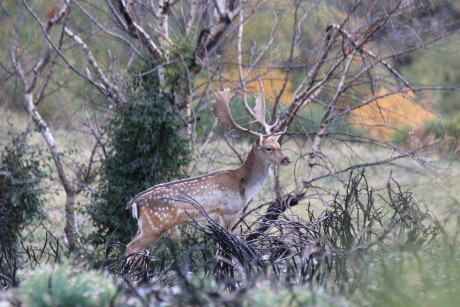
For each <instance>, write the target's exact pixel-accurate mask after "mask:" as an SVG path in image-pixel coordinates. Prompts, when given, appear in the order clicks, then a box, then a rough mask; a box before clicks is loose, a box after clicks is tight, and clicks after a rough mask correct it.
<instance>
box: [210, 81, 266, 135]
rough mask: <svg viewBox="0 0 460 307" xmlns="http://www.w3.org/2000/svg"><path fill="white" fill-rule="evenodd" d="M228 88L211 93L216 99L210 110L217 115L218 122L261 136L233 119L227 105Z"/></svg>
mask: <svg viewBox="0 0 460 307" xmlns="http://www.w3.org/2000/svg"><path fill="white" fill-rule="evenodd" d="M229 92H230V89H228V88H226V89H224V90H223V91H219V90H218V91H217V93H213V94H214V96H215V97H216V101H214V104H213V108H212V112H213V113H214V115H215V116H216V117H217V119H218V120H219V122H220V123H221V124H222V125H224V126H227V127H229V128H232V129H236V130H239V131H242V132H246V133H249V134H252V135H255V136H257V137H259V138H262V137H263V135H262V134H261V133H258V132H255V131H252V130H249V129H246V128H243V127H241V126H240V125H238V124H237V123H236V122H235V120H234V119H233V116H232V113H231V111H230V107H229V105H228V103H229V100H228V94H229Z"/></svg>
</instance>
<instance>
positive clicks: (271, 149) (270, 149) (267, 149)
mask: <svg viewBox="0 0 460 307" xmlns="http://www.w3.org/2000/svg"><path fill="white" fill-rule="evenodd" d="M265 150H266V151H268V152H271V151H273V148H270V147H267V148H265Z"/></svg>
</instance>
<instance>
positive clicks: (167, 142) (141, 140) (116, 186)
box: [88, 76, 190, 244]
mask: <svg viewBox="0 0 460 307" xmlns="http://www.w3.org/2000/svg"><path fill="white" fill-rule="evenodd" d="M156 84H157V80H156V79H155V78H153V77H151V76H147V77H143V78H139V79H137V80H136V81H135V84H134V87H135V88H136V91H133V92H137V94H136V95H135V96H133V97H132V99H131V101H130V102H128V103H125V104H123V105H122V106H120V107H119V108H118V109H117V110H116V111H115V114H114V116H113V118H112V119H111V121H110V124H109V126H108V128H107V130H108V135H109V139H110V148H109V150H108V152H107V158H106V159H105V161H103V169H102V172H101V180H100V184H99V191H98V195H97V197H96V202H95V203H94V204H93V206H91V207H90V208H89V209H88V211H89V213H90V214H91V216H92V219H93V222H94V225H95V226H96V231H95V232H93V233H92V234H91V236H90V239H91V240H92V242H93V243H96V244H101V243H103V242H106V241H110V240H115V241H121V242H123V243H126V242H128V241H129V239H130V238H132V237H133V236H134V235H135V233H136V231H137V224H136V221H135V220H134V218H132V216H131V212H130V211H127V210H125V205H126V203H127V202H128V201H129V200H130V199H131V198H132V197H134V196H135V195H136V194H138V193H139V192H141V191H143V190H145V189H147V188H149V187H151V186H153V185H155V184H159V183H162V182H167V181H171V180H173V179H177V178H181V177H182V176H183V172H182V168H183V167H184V166H185V165H187V164H188V162H189V156H190V148H189V144H188V141H187V139H186V138H185V137H184V136H183V135H182V133H183V132H182V131H183V122H182V120H181V117H180V115H178V114H177V113H176V112H175V111H174V110H173V107H172V98H170V97H168V96H167V95H165V94H163V93H160V92H158V91H156V90H155V89H157V88H158V86H156Z"/></svg>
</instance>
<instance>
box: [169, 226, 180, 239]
mask: <svg viewBox="0 0 460 307" xmlns="http://www.w3.org/2000/svg"><path fill="white" fill-rule="evenodd" d="M169 236H170V237H171V239H173V240H175V241H177V242H179V243H180V242H181V241H182V237H181V233H180V230H179V226H174V227H172V228H170V229H169Z"/></svg>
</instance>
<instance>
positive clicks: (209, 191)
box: [125, 89, 291, 255]
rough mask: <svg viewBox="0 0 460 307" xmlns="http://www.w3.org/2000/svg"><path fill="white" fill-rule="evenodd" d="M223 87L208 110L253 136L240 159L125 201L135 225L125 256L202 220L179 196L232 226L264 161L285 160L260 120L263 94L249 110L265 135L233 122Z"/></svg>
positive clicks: (259, 183)
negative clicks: (136, 229)
mask: <svg viewBox="0 0 460 307" xmlns="http://www.w3.org/2000/svg"><path fill="white" fill-rule="evenodd" d="M228 93H229V89H225V90H223V91H218V92H217V93H216V94H215V96H216V100H215V102H214V104H213V112H214V114H215V116H216V117H217V119H218V120H219V122H220V123H221V124H223V125H225V126H228V127H230V128H233V129H236V130H239V131H243V132H246V133H249V134H252V135H254V136H257V137H258V140H257V141H256V142H255V143H254V145H253V147H252V149H251V151H250V152H249V154H248V156H247V158H246V160H245V161H244V163H243V164H242V165H241V166H240V167H238V168H237V169H234V170H225V171H219V172H215V173H210V174H207V175H203V176H198V177H193V178H189V179H183V180H177V181H172V182H168V183H163V184H159V185H156V186H153V187H152V188H150V189H148V190H146V191H143V192H141V193H139V194H137V195H136V196H135V197H134V198H133V199H132V200H130V201H129V202H128V204H127V205H126V209H131V210H132V214H133V216H134V218H136V219H137V221H138V225H139V231H140V233H139V235H138V236H137V237H136V238H135V239H134V240H133V241H131V242H130V243H129V244H128V246H127V248H126V252H125V255H130V254H132V253H135V252H143V251H144V249H145V247H146V246H147V245H148V244H150V243H152V242H153V241H155V240H156V239H158V238H159V237H160V236H161V235H162V234H163V233H164V232H165V231H167V230H168V229H170V228H172V227H175V226H177V225H180V224H182V223H185V222H187V221H190V220H191V219H194V220H196V221H200V220H203V219H204V217H203V214H202V213H201V212H200V210H198V209H197V208H196V207H195V206H193V205H192V204H191V203H190V202H187V201H184V198H183V195H187V196H188V197H190V198H192V199H193V200H194V201H195V202H196V203H198V204H200V205H201V207H202V208H203V210H204V211H205V212H206V213H207V215H208V216H209V217H211V218H212V219H213V220H215V221H216V222H218V223H219V224H220V225H221V226H223V227H225V228H227V229H228V230H231V229H232V226H233V225H234V223H235V222H236V221H237V219H238V215H239V213H240V212H241V211H242V210H243V208H244V207H245V206H246V205H247V204H248V203H249V201H250V200H251V199H252V198H253V197H254V196H255V195H256V194H257V193H258V192H259V191H260V190H261V189H262V187H263V186H264V184H265V182H266V181H267V179H268V177H269V176H270V165H273V164H275V165H288V164H290V163H291V161H290V159H289V158H288V157H287V156H286V155H285V154H284V153H283V152H282V151H281V148H280V145H279V143H278V142H277V137H278V136H279V135H281V134H283V133H284V131H283V132H277V133H273V132H272V131H271V130H272V129H273V128H274V126H275V125H276V123H275V124H274V125H272V126H270V125H268V124H267V123H266V122H265V102H264V98H263V95H262V94H261V95H259V96H258V97H257V99H256V105H255V108H254V110H253V111H252V112H251V116H252V117H253V118H254V119H255V122H256V123H258V124H259V125H261V126H262V127H263V128H264V129H265V132H266V134H262V133H258V132H255V131H252V130H250V129H249V128H248V129H246V128H243V127H241V126H239V125H238V124H237V123H236V122H235V120H234V119H233V117H232V114H231V112H230V108H229V100H228Z"/></svg>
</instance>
